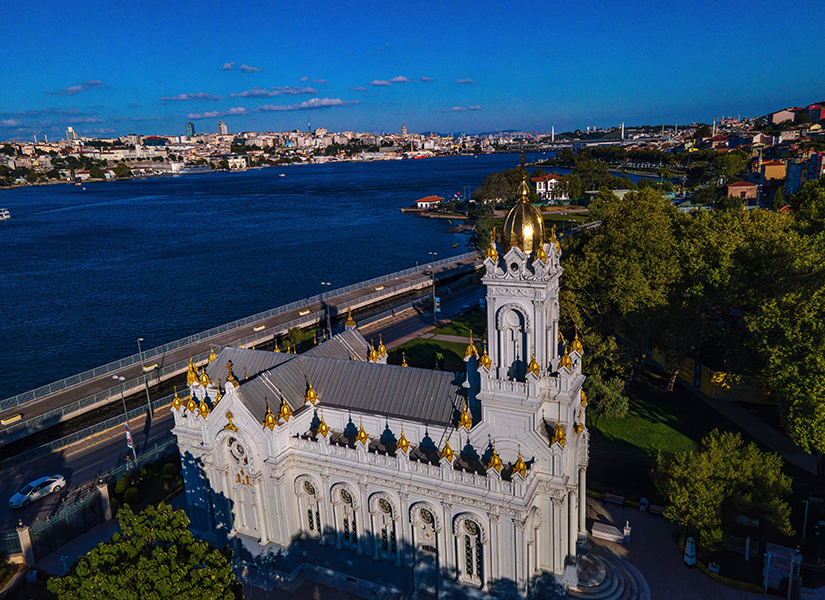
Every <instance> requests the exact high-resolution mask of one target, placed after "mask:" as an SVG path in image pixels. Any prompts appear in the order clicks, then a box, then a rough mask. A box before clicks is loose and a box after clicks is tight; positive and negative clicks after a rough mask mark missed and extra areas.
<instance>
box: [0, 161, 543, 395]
mask: <svg viewBox="0 0 825 600" xmlns="http://www.w3.org/2000/svg"><path fill="white" fill-rule="evenodd" d="M540 158H542V155H541V154H528V156H527V160H528V162H532V161H535V160H539V159H540ZM518 161H519V157H518V155H517V154H496V155H488V156H478V157H473V156H466V157H449V158H433V159H422V160H404V161H381V162H370V163H363V162H362V163H330V164H319V165H301V166H289V167H271V168H266V169H256V170H249V171H244V172H237V173H209V174H201V175H183V176H174V177H172V176H170V177H159V178H153V179H143V180H130V181H118V182H107V183H85V184H83V185H82V186H74V185H50V186H35V187H25V188H18V189H13V190H3V191H0V206H2V207H4V208H8V209H9V210H10V211H11V215H12V218H11V220H9V221H5V222H3V223H0V398H7V397H9V396H12V395H14V394H17V393H20V392H24V391H26V390H29V389H32V388H35V387H38V386H40V385H45V384H47V383H50V382H52V381H56V380H59V379H62V378H64V377H68V376H70V375H73V374H75V373H79V372H81V371H84V370H86V369H89V368H93V367H95V366H98V365H102V364H105V363H107V362H110V361H112V360H117V359H119V358H122V357H124V356H127V355H130V354H135V353H136V352H137V350H138V348H137V338H139V337H142V338H143V339H144V341H143V342H142V345H143V348H144V349H146V348H150V347H154V346H159V345H161V344H164V343H166V342H169V341H172V340H175V339H179V338H181V337H185V336H187V335H190V334H193V333H197V332H199V331H203V330H205V329H209V328H210V327H213V326H215V325H220V324H222V323H226V322H229V321H232V320H234V319H237V318H240V317H244V316H247V315H250V314H254V313H257V312H260V311H263V310H266V309H269V308H273V307H276V306H280V305H282V304H286V303H289V302H292V301H294V300H298V299H300V298H304V297H307V296H311V295H314V294H318V293H321V292H324V291H327V289H329V287H328V286H324V285H322V283H321V282H329V283H331V284H332V286H331V287H332V288H333V289H334V288H337V287H343V286H346V285H349V284H351V283H355V282H358V281H363V280H365V279H370V278H372V277H376V276H379V275H383V274H386V273H390V272H393V271H397V270H400V269H405V268H407V267H412V266H415V265H416V263H421V264H424V263H426V262H428V261H430V260H433V258H436V259H441V258H447V257H449V256H453V255H457V254H461V253H464V252H467V251H468V248H467V247H466V245H465V244H467V242H468V241H469V238H468V236H467V235H465V234H445V233H444V231H445V230H446V229H447V228H449V227H450V224H449V223H448V222H447V221H441V220H436V219H420V218H416V217H413V216H411V215H409V214H403V213H401V212H400V210H399V209H401V208H402V207H404V206H409V205H411V204H413V203H414V201H415V200H417V199H418V198H421V197H423V196H428V195H437V196H442V197H445V198H447V199H450V198H452V197H453V196H454V195H455V194H456V193H461V194H462V195H463V194H465V193H466V192H467V191H469V192H472V190H474V189H475V188H477V187H478V186H479V185H480V184H481V183H482V181H483V180H484V178H485V177H486V176H487V175H488V174H489V173H491V172H493V171H500V170H503V169H506V168H510V167H514V166H517V165H518ZM280 174H284V177H280V176H279V175H280ZM454 244H457V247H455V248H453V245H454ZM431 253H434V254H431Z"/></svg>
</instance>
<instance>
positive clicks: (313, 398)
mask: <svg viewBox="0 0 825 600" xmlns="http://www.w3.org/2000/svg"><path fill="white" fill-rule="evenodd" d="M307 385H309V387H308V388H307V395H306V396H305V397H304V404H306V403H307V402H311V403H312V404H315V403H316V402H318V392H316V391H315V390H314V389H312V382H311V381H309V380H307Z"/></svg>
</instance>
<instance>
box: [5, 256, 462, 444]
mask: <svg viewBox="0 0 825 600" xmlns="http://www.w3.org/2000/svg"><path fill="white" fill-rule="evenodd" d="M471 264H478V261H476V260H464V261H460V262H456V263H450V264H448V265H444V266H441V267H437V268H436V269H434V271H435V277H436V278H438V277H445V276H448V275H450V274H452V273H454V272H455V271H456V270H457V269H461V268H467V267H468V266H469V265H471ZM425 269H426V267H422V270H421V271H419V272H418V273H416V274H413V275H408V276H405V277H401V278H398V279H391V280H388V281H385V282H382V284H381V286H382V287H383V288H387V289H389V288H391V287H393V286H396V285H401V284H408V283H411V282H413V281H415V280H417V279H421V278H422V277H423V276H427V275H429V274H430V271H428V270H425ZM375 291H376V289H375V288H373V287H367V288H362V289H360V290H353V291H350V292H347V293H345V294H341V295H338V296H334V297H332V298H328V299H326V300H324V301H322V302H315V303H312V304H308V305H307V306H306V307H305V308H304V309H303V310H306V309H309V310H310V311H311V312H317V311H322V310H324V309H325V308H326V307H327V306H336V305H337V306H349V305H355V304H357V303H358V301H359V299H360V298H363V297H364V296H367V295H369V294H371V293H374V292H375ZM303 310H302V309H296V310H294V311H290V312H287V313H283V314H279V315H275V316H272V317H269V318H266V319H261V320H260V321H257V322H253V323H249V324H248V325H246V326H244V327H243V328H238V329H233V330H229V331H226V332H223V333H220V334H217V335H214V336H212V337H210V338H208V339H203V340H201V341H199V342H195V343H193V344H190V345H188V346H181V347H180V348H176V349H175V350H172V351H170V352H168V353H166V354H165V355H163V356H155V357H152V358H151V359H147V360H146V361H145V362H149V363H152V364H155V363H157V364H158V368H163V367H164V366H168V365H173V364H176V363H180V362H183V361H186V360H188V359H189V357H191V356H196V355H198V354H202V353H206V352H209V350H210V348H213V347H214V348H221V347H223V346H227V345H233V344H235V343H237V341H238V339H240V338H243V337H247V336H249V335H252V334H253V332H254V330H256V329H258V330H260V329H261V328H265V329H269V328H272V327H278V326H279V325H283V324H285V323H288V322H290V321H292V320H294V319H297V318H299V316H300V315H299V312H303ZM345 314H346V313H345ZM345 314H344V316H345ZM147 353H151V350H148V351H147ZM143 375H144V373H143V368H142V365H141V364H133V365H131V366H128V367H124V368H123V369H120V370H118V371H113V372H110V373H107V374H105V375H102V376H100V377H97V378H95V379H90V380H88V381H84V382H81V383H79V384H77V385H75V386H72V387H70V388H66V389H64V390H60V391H57V392H54V393H52V394H49V395H47V396H43V397H42V398H38V399H35V400H32V401H30V402H27V403H25V404H22V405H19V406H16V407H12V408H9V409H6V410H4V411H0V419H6V418H9V417H12V416H13V415H16V414H22V417H23V419H24V420H28V419H32V418H34V417H37V416H39V415H42V414H44V413H47V412H49V411H52V410H55V409H59V408H61V407H63V406H65V405H68V404H71V403H72V402H76V401H78V400H82V399H84V398H88V397H90V396H94V395H95V394H98V393H100V392H105V391H107V390H108V391H111V393H112V400H113V401H116V400H117V399H118V398H119V394H118V391H119V390H118V386H119V385H120V384H119V382H118V381H117V380H115V379H113V377H123V378H125V381H127V382H128V381H131V380H133V379H135V378H139V377H141V376H143ZM147 378H148V379H149V384H150V386H151V385H154V384H155V383H156V381H152V379H153V377H152V374H151V373H149V374H148V375H147ZM142 387H143V386H142V384H141V386H140V387H139V388H138V390H140V389H142ZM128 391H130V390H127V392H128ZM2 443H4V439H3V438H2V437H0V444H2Z"/></svg>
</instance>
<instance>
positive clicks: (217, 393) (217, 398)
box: [215, 379, 223, 404]
mask: <svg viewBox="0 0 825 600" xmlns="http://www.w3.org/2000/svg"><path fill="white" fill-rule="evenodd" d="M221 398H223V394H221V380H220V379H218V389H217V390H216V391H215V404H217V403H218V402H220V401H221Z"/></svg>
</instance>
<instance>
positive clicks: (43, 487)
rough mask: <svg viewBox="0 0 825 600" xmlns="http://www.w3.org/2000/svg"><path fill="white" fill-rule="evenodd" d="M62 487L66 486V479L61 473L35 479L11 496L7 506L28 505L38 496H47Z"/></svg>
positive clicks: (18, 506)
mask: <svg viewBox="0 0 825 600" xmlns="http://www.w3.org/2000/svg"><path fill="white" fill-rule="evenodd" d="M64 487H66V479H65V477H63V475H52V476H51V477H41V478H40V479H35V480H34V481H32V482H31V483H29V484H28V485H26V486H25V487H24V488H23V489H22V490H20V491H19V492H17V493H16V494H15V495H14V496H12V497H11V499H10V500H9V506H10V507H11V508H20V507H21V506H28V505H29V504H31V503H32V502H34V501H35V500H37V499H38V498H42V497H43V496H47V495H49V494H51V493H52V492H59V491H60V490H62V489H63V488H64Z"/></svg>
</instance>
